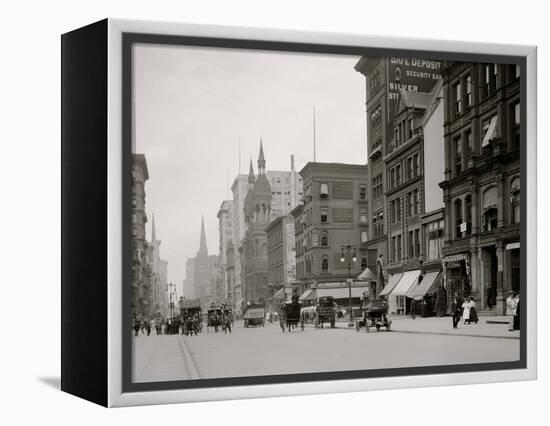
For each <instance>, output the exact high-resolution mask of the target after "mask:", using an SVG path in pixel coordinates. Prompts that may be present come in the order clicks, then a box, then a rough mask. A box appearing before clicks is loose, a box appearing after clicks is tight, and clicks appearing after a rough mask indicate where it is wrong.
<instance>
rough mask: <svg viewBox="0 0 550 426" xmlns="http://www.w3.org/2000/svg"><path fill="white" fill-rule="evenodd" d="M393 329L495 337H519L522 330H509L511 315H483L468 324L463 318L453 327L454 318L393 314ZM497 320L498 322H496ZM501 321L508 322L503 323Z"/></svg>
mask: <svg viewBox="0 0 550 426" xmlns="http://www.w3.org/2000/svg"><path fill="white" fill-rule="evenodd" d="M391 320H392V330H393V331H396V332H401V333H422V334H440V335H456V336H472V337H494V338H501V339H519V336H520V334H519V333H520V332H519V330H517V331H508V320H509V317H504V316H486V317H485V316H483V317H481V316H480V317H479V322H478V323H477V324H471V325H467V324H464V320H461V321H460V323H459V324H458V328H457V329H453V320H452V318H451V317H450V316H449V317H428V318H422V317H419V316H417V317H416V319H412V318H411V317H410V316H392V317H391ZM495 322H496V324H495ZM501 322H506V323H505V324H502V323H501Z"/></svg>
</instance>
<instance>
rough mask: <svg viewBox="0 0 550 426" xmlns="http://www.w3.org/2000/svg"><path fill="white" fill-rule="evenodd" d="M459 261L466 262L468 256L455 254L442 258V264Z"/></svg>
mask: <svg viewBox="0 0 550 426" xmlns="http://www.w3.org/2000/svg"><path fill="white" fill-rule="evenodd" d="M461 260H464V261H467V260H468V255H467V254H455V255H454V256H447V257H444V258H443V260H442V262H443V263H450V262H460V261H461Z"/></svg>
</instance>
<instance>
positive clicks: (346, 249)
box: [340, 241, 357, 325]
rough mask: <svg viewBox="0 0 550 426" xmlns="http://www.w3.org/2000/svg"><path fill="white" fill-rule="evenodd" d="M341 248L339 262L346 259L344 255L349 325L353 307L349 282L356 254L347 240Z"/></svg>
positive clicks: (351, 280) (351, 323)
mask: <svg viewBox="0 0 550 426" xmlns="http://www.w3.org/2000/svg"><path fill="white" fill-rule="evenodd" d="M340 248H341V249H342V255H341V256H340V262H342V263H344V262H345V261H346V257H347V260H348V277H349V278H348V279H347V281H348V288H349V322H350V325H353V307H352V305H351V284H352V283H353V278H352V277H351V265H352V263H355V262H357V254H356V251H355V247H354V246H352V245H351V244H350V243H349V241H348V243H347V244H346V245H344V246H341V247H340ZM352 249H353V257H351V253H352V251H351V250H352Z"/></svg>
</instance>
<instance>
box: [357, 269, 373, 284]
mask: <svg viewBox="0 0 550 426" xmlns="http://www.w3.org/2000/svg"><path fill="white" fill-rule="evenodd" d="M357 279H358V280H362V281H376V274H375V273H374V272H372V271H371V270H370V269H369V268H365V270H364V271H363V272H361V273H360V274H359V276H358V277H357Z"/></svg>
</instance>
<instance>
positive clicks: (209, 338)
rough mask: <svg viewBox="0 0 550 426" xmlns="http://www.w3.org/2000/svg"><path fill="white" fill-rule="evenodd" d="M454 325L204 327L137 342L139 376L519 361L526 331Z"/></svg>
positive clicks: (142, 378)
mask: <svg viewBox="0 0 550 426" xmlns="http://www.w3.org/2000/svg"><path fill="white" fill-rule="evenodd" d="M436 320H439V321H436ZM449 322H450V319H448V318H439V319H435V318H434V319H431V318H427V319H417V320H416V321H412V320H410V319H398V320H395V321H394V322H393V329H394V331H391V332H389V333H388V332H385V331H380V332H376V330H375V329H372V330H371V333H368V334H367V333H366V332H365V331H364V330H362V331H361V332H359V333H357V332H356V331H355V330H354V329H346V328H344V327H345V325H344V324H341V325H340V326H339V327H338V328H336V329H330V328H325V329H315V328H313V327H312V326H309V327H306V328H305V330H304V331H301V330H300V329H299V328H298V329H296V330H293V331H292V332H291V333H287V332H285V333H283V332H282V331H281V328H280V327H279V326H278V324H275V323H274V324H266V326H265V327H258V328H244V327H243V324H242V322H240V321H239V322H236V323H235V327H234V329H233V333H232V334H229V333H228V334H224V333H223V332H218V333H214V332H213V331H212V332H210V333H207V332H206V328H204V330H203V332H202V333H201V334H199V335H198V336H192V337H187V336H182V335H179V336H175V335H172V336H166V335H161V336H156V335H153V334H151V336H149V337H147V336H145V335H140V336H138V337H136V338H134V351H135V352H134V360H135V364H134V377H135V381H137V382H149V381H165V380H185V379H196V378H216V377H235V376H251V375H270V374H288V373H311V372H325V371H342V370H357V369H377V368H395V367H413V366H430V365H446V364H470V363H482V362H498V361H515V360H518V359H519V338H518V337H519V332H510V333H509V334H506V333H507V325H505V324H496V325H491V324H485V323H483V324H482V323H480V324H478V325H475V326H474V325H472V326H461V327H460V328H459V329H458V330H452V327H447V323H449ZM424 329H425V330H426V331H425V332H424V331H423V330H424ZM400 330H402V331H400ZM453 333H455V334H456V335H452V334H453ZM465 333H467V334H471V335H464V334H465ZM489 336H491V337H489Z"/></svg>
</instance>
